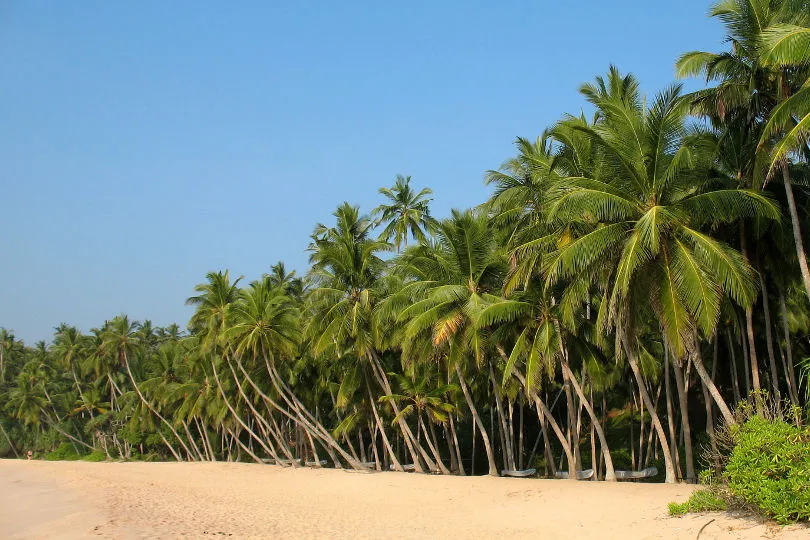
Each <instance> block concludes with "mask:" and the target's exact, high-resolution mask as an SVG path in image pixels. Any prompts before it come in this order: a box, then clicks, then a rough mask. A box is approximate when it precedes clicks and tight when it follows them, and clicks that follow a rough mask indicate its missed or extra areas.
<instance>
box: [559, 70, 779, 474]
mask: <svg viewBox="0 0 810 540" xmlns="http://www.w3.org/2000/svg"><path fill="white" fill-rule="evenodd" d="M617 77H618V74H617V73H616V72H615V71H613V70H612V72H611V74H610V78H611V79H615V78H617ZM622 80H623V81H625V84H624V87H627V88H633V90H631V91H628V92H624V93H622V94H619V95H615V94H613V93H610V92H608V93H603V92H600V91H598V90H596V89H594V88H593V87H589V86H586V87H584V88H583V93H584V94H585V95H586V97H587V98H588V100H589V101H591V102H592V103H593V104H594V105H595V106H596V107H597V109H598V111H599V114H600V116H601V120H600V121H599V122H598V123H597V124H595V125H594V126H593V127H591V128H589V129H588V130H587V133H588V134H589V135H590V136H591V137H592V139H593V141H594V143H595V144H596V145H597V148H598V151H599V152H600V153H601V155H602V159H603V160H604V163H605V169H604V170H603V171H602V174H601V175H600V176H601V177H599V178H591V177H587V176H586V177H572V178H569V179H567V180H566V182H565V184H564V185H562V186H561V187H560V190H559V192H558V193H557V195H556V197H555V200H554V201H553V203H552V204H551V206H550V210H549V219H551V220H559V221H561V222H567V221H570V220H576V219H583V218H585V219H586V220H594V219H595V220H598V223H599V226H597V227H596V228H594V229H593V230H592V231H591V232H589V233H587V234H584V235H582V236H581V237H579V238H576V239H575V240H572V241H570V242H568V243H566V244H563V245H561V246H560V248H559V249H558V250H557V251H556V253H553V254H551V255H550V256H549V257H548V260H547V263H546V264H547V270H546V276H547V277H546V280H547V282H548V283H549V284H553V283H558V282H560V281H561V280H570V281H571V284H570V285H568V291H570V292H571V299H580V300H584V295H583V293H584V291H585V290H586V287H583V286H581V283H582V282H584V281H589V280H590V279H591V278H592V277H594V276H596V275H599V274H601V271H602V270H603V269H605V268H609V269H610V271H611V275H610V279H609V280H608V281H607V282H605V284H604V286H605V289H606V290H605V300H604V301H603V302H602V305H601V307H600V312H599V316H598V319H597V320H598V323H599V325H600V327H601V328H607V327H608V326H610V327H613V328H615V330H616V332H617V335H618V336H619V339H620V340H621V342H622V345H623V347H624V351H625V353H626V354H627V357H628V360H629V363H630V366H631V368H632V370H633V373H634V375H635V377H636V379H637V382H638V386H639V390H640V392H641V395H642V398H643V400H644V402H645V404H646V406H647V409H648V411H649V412H650V415H651V416H652V419H653V423H654V426H655V428H656V430H657V431H658V436H659V439H660V442H661V444H662V446H666V437H665V434H664V430H663V427H662V425H661V422H660V419H659V417H658V415H657V414H656V412H655V407H654V405H653V403H652V400H651V398H650V396H649V393H648V392H647V391H646V388H645V384H644V380H643V378H642V376H641V373H640V371H639V367H638V359H637V355H638V348H637V344H636V343H635V342H634V341H633V339H634V338H635V337H636V336H637V335H638V332H639V329H640V326H641V324H642V321H643V320H644V317H645V316H646V315H653V314H654V316H655V317H656V318H657V319H658V322H659V324H660V327H661V331H662V332H663V334H664V336H665V338H666V340H667V342H668V344H669V346H670V350H671V351H673V353H674V355H675V357H676V358H683V357H684V355H685V354H687V353H688V354H690V355H691V356H692V358H693V361H694V365H695V367H696V370H697V371H698V374H699V375H700V378H701V380H702V381H703V384H704V385H706V387H707V388H708V389H709V390H710V393H711V396H712V398H713V399H714V400H715V401H716V403H717V405H718V407H719V408H720V411H721V413H722V414H723V417H724V418H725V419H726V421H727V422H729V423H733V422H734V418H733V415H732V414H731V411H730V410H729V408H728V406H727V404H726V403H725V401H724V399H723V397H722V396H721V395H720V393H719V391H718V390H717V388H716V386H715V384H714V382H713V381H712V379H711V376H710V375H709V374H708V372H707V371H706V369H705V366H704V364H703V361H702V359H701V358H700V354H699V347H698V343H699V339H700V334H701V333H702V335H704V336H707V337H709V336H712V335H713V333H714V330H715V327H716V324H717V320H718V317H719V313H720V311H719V310H720V301H721V299H722V298H723V296H724V295H728V296H729V297H731V298H732V299H734V300H735V301H737V302H738V303H740V304H741V305H743V306H745V305H748V304H750V303H751V302H752V300H753V297H754V291H755V286H754V282H753V277H752V276H753V273H752V271H751V269H750V268H749V267H748V265H747V264H746V263H745V261H744V260H743V259H742V257H741V255H740V254H739V253H738V252H736V251H734V250H733V249H732V248H730V247H729V246H727V245H725V244H724V243H722V242H720V241H718V240H716V239H714V238H712V236H711V235H710V234H708V233H707V231H708V230H710V229H709V227H710V226H712V225H717V224H721V223H727V222H733V221H737V220H740V219H743V218H746V217H765V218H770V219H778V217H779V213H778V210H777V208H776V207H775V206H774V204H773V203H772V202H771V201H770V200H769V199H767V198H766V197H764V196H763V195H762V194H760V193H756V192H754V191H749V190H740V189H721V188H718V186H715V185H712V184H711V183H710V182H709V181H708V178H707V173H706V169H707V168H708V164H704V163H702V159H701V154H700V149H699V148H695V147H693V146H691V145H690V144H688V142H687V138H686V131H685V127H684V118H685V114H686V110H687V108H686V106H687V101H686V100H684V99H683V98H682V97H681V95H680V87H678V86H673V87H671V88H669V89H667V90H665V91H664V92H662V93H660V94H659V95H658V96H656V98H655V99H654V100H653V102H652V104H651V105H650V106H649V108H647V107H644V106H643V104H642V100H641V98H640V95H639V94H638V92H637V90H635V88H637V84H636V83H635V82H634V79H633V78H632V76H629V75H628V76H626V77H623V78H622ZM703 161H705V160H703ZM650 310H652V313H651V312H650ZM669 455H670V452H669V449H668V448H665V450H664V456H665V458H667V457H668V456H669ZM667 478H668V480H669V481H673V480H674V470H673V469H672V463H671V460H669V462H668V463H667Z"/></svg>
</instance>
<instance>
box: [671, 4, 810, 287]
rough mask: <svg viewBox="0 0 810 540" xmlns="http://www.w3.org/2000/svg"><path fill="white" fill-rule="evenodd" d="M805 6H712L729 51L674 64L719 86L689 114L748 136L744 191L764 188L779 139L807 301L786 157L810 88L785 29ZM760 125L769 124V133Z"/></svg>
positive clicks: (797, 44)
mask: <svg viewBox="0 0 810 540" xmlns="http://www.w3.org/2000/svg"><path fill="white" fill-rule="evenodd" d="M802 5H803V3H802V2H799V3H797V2H793V1H792V0H721V1H719V2H717V3H715V4H714V5H713V6H712V9H711V10H710V12H709V13H710V15H711V16H712V17H717V18H718V19H720V20H721V21H722V22H723V24H724V26H725V29H726V41H727V42H728V43H730V44H731V50H730V51H727V52H721V53H710V52H703V51H693V52H689V53H685V54H684V55H682V56H681V57H680V58H679V59H678V62H677V63H676V70H677V72H678V75H679V76H682V77H683V76H694V75H705V77H706V81H707V82H716V83H717V84H716V86H714V87H710V88H707V89H705V90H700V91H697V92H695V93H693V94H692V96H691V101H692V110H693V112H695V113H697V114H700V115H703V116H706V117H708V118H709V119H711V120H712V121H713V122H714V123H715V124H716V125H718V126H720V125H722V124H726V123H741V124H742V129H743V130H744V132H745V133H746V136H745V139H744V143H745V147H744V148H746V149H747V155H746V157H745V162H746V167H745V169H743V172H744V173H745V174H744V176H741V178H740V179H741V181H742V182H743V187H750V188H755V189H759V188H760V187H761V186H763V185H765V184H766V183H767V181H768V176H767V174H766V173H767V172H768V165H767V164H764V161H765V159H764V158H763V156H762V154H763V153H767V152H768V150H769V147H770V146H771V145H770V144H767V143H768V139H769V138H771V137H773V136H774V135H776V134H777V133H779V132H783V133H784V136H783V137H782V139H781V142H779V143H778V144H777V145H776V146H775V148H774V150H773V156H772V164H771V166H770V169H771V171H774V169H775V167H776V168H779V169H780V172H781V173H782V180H783V184H784V188H785V195H786V198H787V203H788V210H789V214H790V219H791V223H792V225H793V237H794V242H795V247H796V253H797V255H798V259H797V260H798V263H799V267H800V269H801V272H802V280H803V283H804V287H805V291H806V292H807V295H808V297H809V298H810V268H808V263H807V257H806V255H805V251H804V242H803V240H802V232H801V220H800V217H799V214H798V211H797V209H796V202H795V197H794V194H793V187H792V185H791V178H790V172H789V167H788V165H787V163H786V162H785V157H786V156H787V154H788V153H789V152H790V151H792V150H794V149H798V148H800V147H803V146H802V145H801V144H800V143H799V141H800V140H802V136H803V135H802V134H803V133H804V132H805V128H806V123H805V124H802V123H801V121H800V122H798V123H794V116H795V113H796V111H801V110H804V113H805V114H806V113H807V111H808V110H810V108H808V107H806V105H807V102H808V98H810V93H807V91H806V88H805V89H804V90H800V88H801V87H802V85H803V84H804V83H806V81H807V80H808V70H807V63H806V61H805V62H803V61H802V57H803V56H802V53H800V52H799V51H801V44H802V43H804V41H803V40H806V39H807V37H806V35H805V33H804V31H803V30H802V29H801V28H797V27H796V26H795V25H792V26H785V25H786V24H789V23H793V22H797V21H798V22H801V21H804V22H806V5H804V6H803V7H801V6H802ZM763 47H764V49H765V55H764V56H763ZM789 59H792V60H799V63H798V64H797V65H800V66H802V69H800V70H798V72H796V70H793V69H783V68H781V67H780V64H781V65H784V63H785V62H784V61H785V60H789ZM805 60H806V59H805ZM797 91H798V93H797ZM791 95H792V96H793V99H792V100H791V99H790V96H791ZM803 107H804V108H803ZM774 113H776V114H775V115H774ZM763 120H766V121H767V128H766V124H765V122H764V121H763ZM805 121H810V120H807V119H805ZM794 124H795V125H794ZM803 126H804V127H803ZM791 128H792V129H791ZM804 146H806V144H805V145H804ZM766 155H767V154H766ZM763 165H764V166H763Z"/></svg>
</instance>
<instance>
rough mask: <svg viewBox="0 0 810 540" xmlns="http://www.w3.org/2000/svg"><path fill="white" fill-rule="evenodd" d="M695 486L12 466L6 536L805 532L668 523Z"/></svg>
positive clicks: (1, 495) (2, 527) (697, 521)
mask: <svg viewBox="0 0 810 540" xmlns="http://www.w3.org/2000/svg"><path fill="white" fill-rule="evenodd" d="M693 489H694V488H693V487H692V486H687V485H675V486H667V485H662V484H605V483H601V482H600V483H591V482H578V483H574V482H567V481H554V480H531V479H507V478H487V477H477V478H460V477H440V476H425V475H413V474H405V473H378V474H361V473H349V472H345V471H337V470H313V469H298V470H292V469H281V468H278V467H271V466H257V465H250V464H237V463H214V464H210V463H85V462H43V461H31V462H26V461H12V460H0V537H2V538H5V539H29V538H65V539H68V538H70V539H73V538H124V539H127V538H210V537H227V538H456V537H457V538H496V537H502V538H538V537H542V538H689V539H694V538H696V536H697V535H698V532H700V530H701V528H703V527H704V525H706V524H707V523H708V525H707V526H706V527H705V528H704V529H703V531H702V533H701V534H700V538H706V539H708V538H780V539H782V538H784V539H790V538H806V537H807V534H808V531H807V529H804V528H797V527H793V528H790V529H781V530H780V529H779V528H778V527H774V526H773V525H769V524H764V523H760V522H757V521H756V520H752V519H741V518H733V517H730V516H728V515H724V514H700V515H690V516H687V517H682V518H671V517H668V516H667V512H666V505H667V503H668V502H670V501H678V502H680V501H683V500H685V499H686V498H687V497H688V496H689V494H690V493H691V491H692V490H693Z"/></svg>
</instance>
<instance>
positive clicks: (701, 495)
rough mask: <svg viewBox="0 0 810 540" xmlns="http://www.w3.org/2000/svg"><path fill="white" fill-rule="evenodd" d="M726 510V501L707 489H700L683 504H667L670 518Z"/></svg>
mask: <svg viewBox="0 0 810 540" xmlns="http://www.w3.org/2000/svg"><path fill="white" fill-rule="evenodd" d="M725 509H726V501H724V500H723V499H721V498H720V497H719V496H718V495H717V494H715V493H713V492H712V491H710V490H708V489H701V490H698V491H695V492H694V493H692V496H691V497H689V499H688V500H687V501H686V502H683V503H680V504H679V503H674V502H672V503H669V515H670V516H682V515H684V514H688V513H691V512H719V511H721V510H725Z"/></svg>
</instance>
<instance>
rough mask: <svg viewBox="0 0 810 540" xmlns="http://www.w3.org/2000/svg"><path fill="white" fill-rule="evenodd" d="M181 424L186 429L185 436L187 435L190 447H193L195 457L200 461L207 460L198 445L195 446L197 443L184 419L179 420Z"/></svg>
mask: <svg viewBox="0 0 810 540" xmlns="http://www.w3.org/2000/svg"><path fill="white" fill-rule="evenodd" d="M181 423H182V424H183V428H184V429H185V430H186V436H187V437H188V440H189V442H190V443H191V446H192V448H194V452H196V454H197V457H198V458H200V461H207V459H206V457H205V456H204V455H203V453H202V452H200V447H199V446H197V443H196V442H195V441H194V437H192V436H191V430H190V429H188V424H187V423H186V421H185V420H181Z"/></svg>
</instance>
